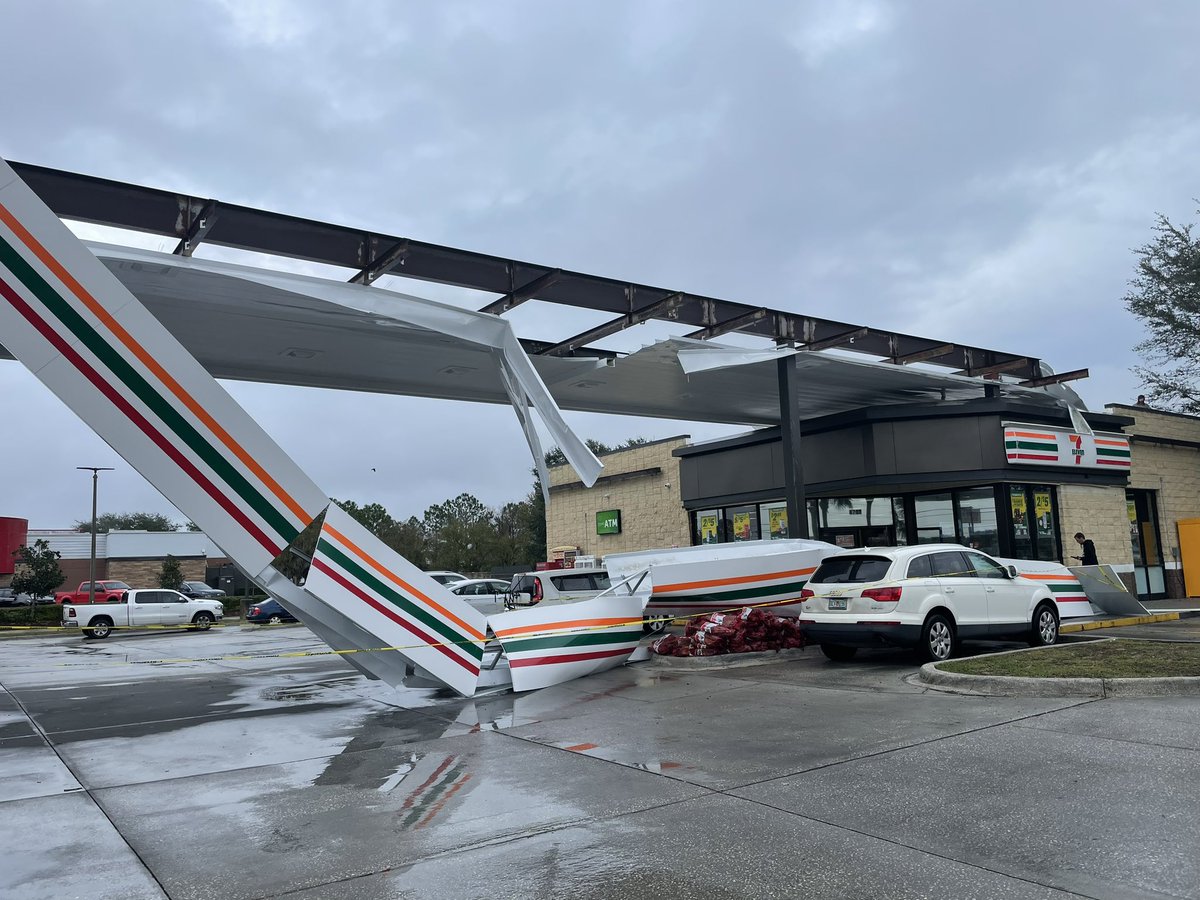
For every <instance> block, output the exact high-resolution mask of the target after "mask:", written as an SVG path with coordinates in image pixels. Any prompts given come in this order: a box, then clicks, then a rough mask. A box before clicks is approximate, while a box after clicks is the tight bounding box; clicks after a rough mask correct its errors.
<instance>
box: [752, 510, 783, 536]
mask: <svg viewBox="0 0 1200 900" xmlns="http://www.w3.org/2000/svg"><path fill="white" fill-rule="evenodd" d="M758 521H759V523H760V524H761V525H762V526H763V529H762V531H763V537H764V538H765V539H767V540H772V541H777V540H782V539H783V538H786V537H787V536H788V516H787V504H786V503H763V504H762V505H760V506H759V508H758Z"/></svg>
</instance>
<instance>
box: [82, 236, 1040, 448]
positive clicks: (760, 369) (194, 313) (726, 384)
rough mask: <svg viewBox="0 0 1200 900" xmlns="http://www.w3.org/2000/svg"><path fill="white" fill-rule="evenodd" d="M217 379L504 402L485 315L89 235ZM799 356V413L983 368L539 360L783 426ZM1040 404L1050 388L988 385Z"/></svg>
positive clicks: (719, 354)
mask: <svg viewBox="0 0 1200 900" xmlns="http://www.w3.org/2000/svg"><path fill="white" fill-rule="evenodd" d="M90 246H91V249H92V251H93V252H94V253H96V255H97V256H98V257H99V258H100V259H101V260H102V261H103V262H104V263H105V265H107V266H108V268H109V269H110V271H112V272H113V274H115V275H116V276H117V278H118V279H119V280H120V281H121V282H122V283H123V284H124V285H125V286H126V287H127V288H128V289H129V290H130V292H131V293H133V295H134V296H136V297H137V298H138V299H139V300H141V301H142V303H143V304H145V305H146V307H147V308H148V309H149V310H150V312H152V313H153V314H154V316H155V317H156V318H157V319H158V320H159V321H160V322H162V323H163V325H164V326H166V328H167V330H168V331H170V332H171V333H172V334H173V335H174V336H175V337H176V338H177V339H178V340H179V341H180V342H181V343H182V344H183V345H184V347H186V348H187V350H188V351H189V352H191V353H192V354H193V355H194V356H195V357H196V359H197V360H199V362H200V363H201V364H202V365H203V366H204V367H205V369H207V370H208V372H209V373H210V374H212V375H214V376H216V377H218V378H231V379H237V380H243V381H260V382H270V383H274V384H287V385H303V386H308V387H323V388H333V389H339V390H358V391H370V392H375V393H387V394H407V395H415V396H422V397H436V398H445V399H453V400H472V401H480V402H489V403H508V402H510V398H509V396H508V394H507V393H506V392H505V389H504V387H503V385H502V384H501V383H500V382H498V381H497V379H496V378H495V375H494V362H493V358H492V355H493V353H494V352H495V351H494V350H493V349H492V348H490V347H489V346H486V345H483V344H481V343H479V342H477V341H475V340H472V339H471V336H470V335H469V333H468V332H469V329H470V328H471V327H472V326H473V325H474V324H475V323H476V322H478V321H480V320H484V321H486V320H487V319H489V318H490V316H487V315H486V314H484V315H481V314H479V313H476V312H473V311H469V310H462V309H459V308H457V307H454V306H449V305H446V304H441V303H436V302H434V301H430V300H424V299H420V298H417V297H411V296H407V295H403V294H397V293H395V292H393V291H385V290H381V289H377V288H370V287H364V286H362V285H357V284H344V283H340V282H334V281H329V280H327V279H318V278H311V277H306V276H298V275H290V274H283V273H274V272H268V271H266V270H259V269H253V268H250V267H245V266H238V265H232V264H229V263H223V262H215V261H211V260H201V259H197V258H195V257H193V258H191V259H186V258H181V257H178V256H173V255H171V254H164V253H154V252H151V251H144V250H130V249H128V248H123V247H122V248H118V247H109V246H105V245H95V244H93V245H90ZM787 353H794V354H795V355H796V357H797V361H796V365H797V367H798V369H799V387H800V392H799V395H798V398H797V399H798V403H799V408H798V413H799V417H800V418H801V419H802V420H803V419H807V418H812V417H816V416H820V415H828V414H831V413H837V412H842V411H846V410H850V409H860V408H862V407H864V406H870V405H882V404H895V403H916V402H929V401H932V400H960V399H973V398H976V397H979V396H981V395H982V390H983V388H984V386H985V385H984V383H983V382H982V381H981V380H980V379H979V378H973V377H967V376H961V375H954V374H951V373H948V372H937V371H931V370H928V369H918V368H915V367H911V366H895V365H891V364H888V363H878V362H870V361H865V360H859V359H850V358H846V357H844V356H835V355H831V354H829V353H824V352H819V351H794V350H787V349H783V350H767V351H752V350H745V349H743V348H737V347H723V346H720V345H718V344H714V343H713V342H711V341H700V340H694V339H688V338H671V339H668V340H664V341H659V342H656V343H654V344H652V345H650V346H647V347H644V348H642V349H641V350H638V351H636V352H634V353H630V354H628V355H622V356H604V357H597V356H590V357H589V356H578V357H559V356H546V355H537V354H533V355H531V356H530V361H531V362H532V363H533V366H534V368H535V369H536V370H537V372H538V374H539V375H540V376H541V378H542V381H543V382H544V383H545V385H546V387H547V389H548V390H549V392H550V394H551V396H552V397H553V398H554V400H555V401H556V403H557V404H558V405H559V407H560V408H562V409H568V410H580V411H587V412H599V413H616V414H623V415H638V416H651V417H655V418H665V419H682V420H687V421H700V422H719V423H731V424H747V425H769V424H778V422H779V398H778V383H777V374H776V366H775V364H774V360H775V359H777V358H778V357H779V356H780V355H781V354H787ZM992 384H993V385H994V387H995V389H997V390H999V391H1001V392H1004V393H1006V394H1010V395H1019V396H1022V397H1023V398H1025V399H1027V400H1028V401H1030V402H1033V403H1038V402H1042V403H1046V404H1047V405H1054V404H1055V403H1056V401H1055V400H1054V398H1052V397H1051V396H1050V395H1048V394H1047V393H1046V392H1045V391H1044V390H1043V389H1040V388H1030V387H1023V386H1021V385H1019V384H1015V383H998V382H993V383H992Z"/></svg>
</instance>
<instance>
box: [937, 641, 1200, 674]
mask: <svg viewBox="0 0 1200 900" xmlns="http://www.w3.org/2000/svg"><path fill="white" fill-rule="evenodd" d="M938 668H939V669H940V670H941V671H943V672H957V673H959V674H961V675H1012V676H1018V677H1022V678H1178V677H1182V676H1190V677H1193V678H1196V677H1200V643H1195V644H1168V643H1162V642H1159V641H1127V640H1121V639H1117V640H1113V641H1095V642H1089V643H1082V644H1073V645H1068V646H1065V647H1057V648H1054V649H1047V650H1040V651H1036V652H1029V653H1009V654H1005V655H1000V656H978V657H975V658H974V659H961V660H954V661H953V662H948V663H942V664H941V665H939V666H938Z"/></svg>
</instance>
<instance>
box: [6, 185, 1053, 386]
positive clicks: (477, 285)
mask: <svg viewBox="0 0 1200 900" xmlns="http://www.w3.org/2000/svg"><path fill="white" fill-rule="evenodd" d="M11 165H12V168H13V169H14V170H15V171H16V172H17V174H18V175H20V176H21V177H22V178H23V179H24V180H25V183H26V184H28V185H29V187H30V188H31V189H32V190H33V191H34V193H36V194H37V195H38V196H39V197H40V198H41V199H42V200H43V201H44V202H45V203H46V205H47V206H49V207H50V209H51V210H53V211H54V213H55V214H56V215H58V216H59V217H61V218H64V219H74V220H76V221H80V222H91V223H94V224H97V225H108V226H111V227H114V228H124V229H130V230H133V231H142V232H146V233H149V234H156V235H160V236H165V237H170V238H172V239H175V240H179V239H182V241H181V243H180V247H179V248H177V252H179V253H180V254H182V255H186V253H187V252H189V250H190V249H194V248H195V246H196V245H197V243H198V242H199V241H200V240H203V241H204V243H206V244H213V245H216V246H222V247H233V248H236V249H239V250H250V251H253V252H256V253H263V254H267V255H272V256H280V257H286V258H289V259H300V260H305V261H308V262H316V263H324V264H326V265H332V266H339V267H342V268H344V269H347V270H349V271H348V277H349V276H352V277H351V280H352V281H357V282H358V283H362V284H369V283H370V281H371V280H372V279H373V278H378V277H379V276H381V275H383V274H385V273H388V272H390V273H391V274H393V275H401V274H402V275H403V277H405V278H412V279H417V280H421V281H431V282H434V283H436V284H445V285H453V286H456V287H463V288H468V289H470V290H474V291H480V292H482V293H485V294H492V295H503V296H500V297H499V299H497V300H496V301H494V302H492V303H490V304H488V305H487V306H485V307H484V310H485V311H487V312H493V313H495V312H504V311H505V310H507V309H512V308H513V307H514V306H517V305H518V304H519V303H522V302H524V301H525V300H529V299H532V298H533V297H534V296H535V295H536V298H537V299H538V300H541V301H544V302H547V303H559V304H563V305H565V306H570V307H573V308H575V309H588V310H592V311H594V312H599V313H606V314H607V315H609V316H622V317H623V316H627V315H628V314H629V313H630V312H631V311H633V310H634V309H637V308H639V305H640V307H645V306H646V305H647V303H646V298H652V300H651V302H654V301H657V300H658V299H660V298H662V297H664V296H666V295H668V294H669V293H670V291H669V290H668V289H666V288H662V287H655V286H652V285H639V284H632V285H631V284H630V283H629V282H628V281H625V280H618V279H614V278H606V277H603V276H599V275H588V274H585V273H581V272H570V271H563V270H558V269H555V268H554V267H552V266H547V265H541V264H534V263H528V262H522V261H519V260H514V259H509V258H505V257H499V256H489V255H487V254H484V253H475V252H472V251H469V250H461V249H456V248H453V247H445V246H440V245H437V244H428V243H424V242H422V241H416V240H411V239H406V238H404V237H403V236H402V235H388V234H380V233H374V232H366V233H364V232H363V230H362V229H361V228H350V227H347V226H344V225H336V224H332V223H328V222H319V221H316V220H313V219H302V218H299V217H297V216H289V215H284V214H282V213H277V212H270V211H268V210H262V209H254V208H252V207H246V206H238V205H236V204H232V203H221V204H220V216H221V223H220V227H219V228H216V229H213V228H212V225H213V222H214V215H215V211H216V206H215V205H214V206H213V207H212V209H213V215H205V214H204V211H205V209H206V207H207V204H209V203H210V202H211V201H209V200H207V199H205V198H201V197H192V196H190V195H186V194H179V193H177V192H174V191H165V190H161V189H158V188H150V187H144V186H142V185H135V184H128V183H123V182H119V181H109V180H107V179H103V178H95V177H93V176H90V175H79V174H75V173H72V172H63V171H60V170H58V169H49V168H45V167H42V166H32V165H29V164H26V163H11ZM201 223H203V224H201ZM380 247H387V248H390V249H389V250H388V251H386V252H384V253H382V254H381V253H380V252H379V251H378V248H380ZM391 252H398V253H400V254H401V256H400V259H401V260H403V268H400V267H398V266H395V261H393V262H392V264H391V265H392V267H393V268H389V266H388V261H387V257H388V256H389V254H390V253H391ZM671 315H673V316H674V317H675V320H676V321H678V322H680V323H682V324H684V325H687V326H690V327H692V328H695V329H699V330H697V331H693V332H692V333H691V334H689V335H688V336H689V337H693V338H701V339H704V338H714V337H717V336H719V335H722V334H726V333H729V332H731V331H742V332H744V333H746V334H752V335H755V336H758V337H761V338H763V339H764V340H767V341H774V342H775V343H776V344H790V345H792V346H800V345H806V344H807V345H809V346H811V345H812V344H813V342H814V341H825V340H829V339H833V338H839V339H842V338H841V337H840V336H842V335H844V334H846V333H847V332H850V331H857V329H859V328H860V327H862V326H859V325H858V324H856V323H852V322H837V321H833V320H829V319H819V318H814V317H812V316H804V315H800V314H798V313H793V312H786V311H783V310H771V309H767V308H766V307H758V306H753V305H750V304H746V303H735V302H732V301H729V300H722V299H718V298H715V297H705V296H701V295H697V294H688V293H684V294H682V295H681V302H680V303H679V306H678V307H677V308H675V309H672V310H671ZM658 317H662V313H659V314H658V315H657V316H651V318H658ZM833 346H837V345H836V344H834V345H833ZM842 346H845V347H847V348H848V349H851V350H853V351H854V352H855V353H861V354H864V355H867V356H872V357H874V358H876V359H890V360H892V361H894V362H895V361H910V362H915V361H918V360H923V361H927V362H930V363H932V364H934V365H938V366H944V367H946V368H952V369H953V368H959V369H967V370H969V371H971V373H972V374H976V366H974V362H975V361H977V360H978V361H980V362H982V363H983V364H984V365H985V366H989V367H990V366H994V365H1003V366H1005V371H1014V370H1015V374H1018V375H1022V376H1024V377H1027V378H1037V377H1039V376H1040V374H1041V373H1040V372H1039V371H1038V369H1037V360H1035V359H1032V358H1030V357H1027V356H1023V355H1019V354H1015V353H1003V352H1000V351H997V350H989V349H986V348H982V347H970V346H965V345H961V344H942V343H940V342H938V341H935V340H933V339H932V338H929V337H920V336H918V335H910V334H901V333H898V332H889V331H884V330H880V329H878V328H870V329H868V330H867V331H865V332H862V333H861V336H859V337H857V338H856V340H855V341H854V343H853V344H843V345H842ZM943 347H949V348H950V349H949V350H947V351H945V352H941V353H938V354H934V355H929V356H925V355H924V354H926V353H931V354H932V351H933V350H934V349H935V348H937V349H941V348H943ZM579 349H582V348H577V351H576V352H578V350H579ZM1009 366H1011V368H1009Z"/></svg>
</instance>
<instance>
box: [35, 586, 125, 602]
mask: <svg viewBox="0 0 1200 900" xmlns="http://www.w3.org/2000/svg"><path fill="white" fill-rule="evenodd" d="M91 584H92V583H91V582H90V581H85V582H83V583H82V584H80V585H79V590H77V591H59V592H58V593H57V594H55V595H54V602H55V603H88V602H90V601H89V598H90V597H91V592H90V591H89V590H88V588H89V587H91ZM128 590H131V588H130V587H129V585H127V584H126V583H125V582H123V581H97V582H96V602H97V603H119V602H120V601H121V595H122V594H123V593H125V592H126V591H128Z"/></svg>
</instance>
